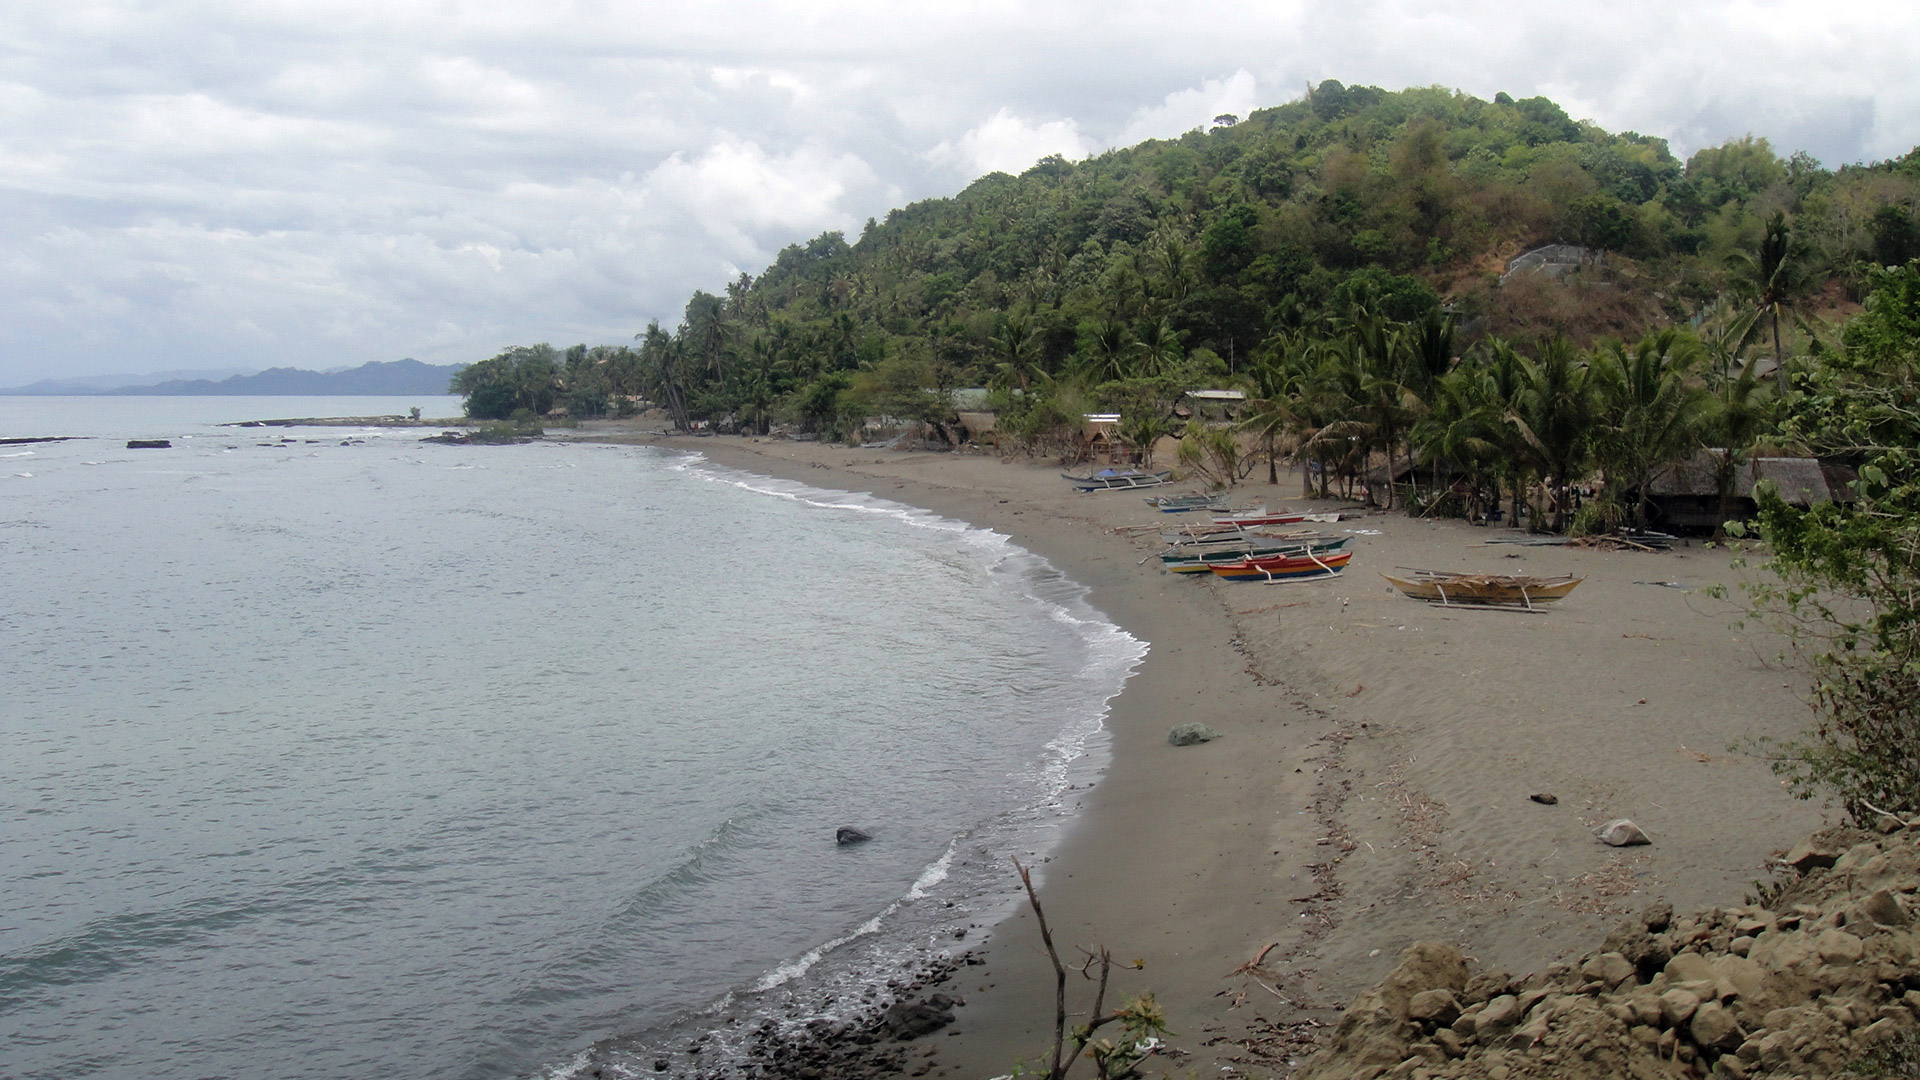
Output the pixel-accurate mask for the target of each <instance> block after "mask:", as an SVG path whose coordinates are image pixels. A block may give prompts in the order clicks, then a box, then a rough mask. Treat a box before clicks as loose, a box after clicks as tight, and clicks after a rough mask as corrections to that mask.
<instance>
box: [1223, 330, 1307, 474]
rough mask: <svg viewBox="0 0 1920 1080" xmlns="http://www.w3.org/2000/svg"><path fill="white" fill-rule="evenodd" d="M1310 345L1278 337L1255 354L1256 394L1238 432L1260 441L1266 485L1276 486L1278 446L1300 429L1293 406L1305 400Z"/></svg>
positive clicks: (1287, 335) (1294, 336)
mask: <svg viewBox="0 0 1920 1080" xmlns="http://www.w3.org/2000/svg"><path fill="white" fill-rule="evenodd" d="M1312 355H1313V345H1312V343H1311V342H1310V341H1309V340H1308V339H1307V338H1306V336H1305V335H1303V334H1293V333H1281V334H1276V335H1274V337H1273V338H1271V339H1269V340H1268V342H1267V344H1266V347H1265V348H1263V349H1262V350H1260V351H1259V352H1258V353H1256V354H1255V359H1254V364H1253V367H1252V368H1251V369H1250V370H1249V372H1248V374H1250V375H1251V376H1252V377H1253V380H1254V383H1255V385H1256V386H1257V387H1258V390H1259V393H1258V396H1257V397H1255V398H1254V399H1253V400H1252V401H1249V402H1247V412H1246V414H1245V415H1243V416H1242V417H1241V418H1240V430H1242V431H1250V432H1253V433H1254V434H1255V435H1256V436H1258V438H1259V439H1260V447H1261V452H1262V453H1263V454H1264V455H1265V456H1266V459H1267V483H1269V484H1278V483H1279V482H1280V464H1279V458H1280V449H1279V448H1280V444H1281V441H1282V440H1283V439H1284V438H1285V437H1286V436H1287V435H1289V434H1293V433H1297V432H1298V431H1299V429H1300V427H1301V418H1302V410H1300V409H1299V408H1297V407H1296V406H1297V403H1298V402H1299V401H1300V400H1301V399H1302V398H1303V397H1304V396H1305V393H1306V389H1307V382H1308V379H1309V376H1310V373H1311V371H1312V368H1313V359H1312Z"/></svg>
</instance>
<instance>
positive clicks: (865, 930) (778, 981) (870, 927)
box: [753, 901, 900, 992]
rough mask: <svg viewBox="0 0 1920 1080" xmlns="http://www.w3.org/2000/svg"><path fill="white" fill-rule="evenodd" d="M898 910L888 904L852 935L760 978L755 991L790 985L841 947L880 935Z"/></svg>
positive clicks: (810, 950) (805, 954) (898, 905)
mask: <svg viewBox="0 0 1920 1080" xmlns="http://www.w3.org/2000/svg"><path fill="white" fill-rule="evenodd" d="M898 910H900V904H899V902H898V901H896V902H894V903H891V904H888V905H887V909H886V910H885V911H882V912H881V913H880V914H878V915H875V916H874V917H873V918H871V919H868V920H867V921H866V922H863V923H861V924H860V925H859V926H856V927H854V928H853V932H852V933H850V934H847V935H845V936H844V937H837V938H834V939H833V940H832V941H829V942H827V943H826V944H825V945H821V946H818V947H816V948H812V949H808V950H807V951H806V952H805V953H803V954H801V956H800V957H799V959H796V960H789V961H787V962H786V963H784V964H781V965H780V966H779V967H777V968H774V969H773V970H772V971H769V972H767V973H766V974H765V975H762V976H760V981H758V982H756V983H754V984H753V988H754V990H755V991H759V992H765V991H767V990H771V989H773V988H774V987H776V986H780V985H782V984H784V983H790V982H792V981H793V980H795V979H797V978H799V977H800V976H802V975H805V974H806V973H807V971H808V970H809V969H810V968H812V967H813V965H815V964H817V963H819V962H820V960H821V958H822V957H825V956H826V955H827V954H828V953H830V952H832V951H833V950H835V949H837V948H839V947H840V946H842V945H848V944H851V943H853V942H855V941H858V940H860V939H861V938H863V937H866V936H867V935H868V934H876V933H879V932H880V924H881V923H883V922H885V921H886V918H887V916H889V915H891V914H893V913H894V912H896V911H898Z"/></svg>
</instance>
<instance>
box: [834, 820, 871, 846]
mask: <svg viewBox="0 0 1920 1080" xmlns="http://www.w3.org/2000/svg"><path fill="white" fill-rule="evenodd" d="M871 839H873V834H872V833H870V832H868V831H867V830H865V829H856V828H854V827H853V826H851V825H842V826H840V827H839V828H838V829H835V830H834V832H833V842H834V843H836V844H840V845H842V846H845V845H847V844H864V843H866V842H867V841H869V840H871Z"/></svg>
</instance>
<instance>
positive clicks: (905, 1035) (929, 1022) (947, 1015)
mask: <svg viewBox="0 0 1920 1080" xmlns="http://www.w3.org/2000/svg"><path fill="white" fill-rule="evenodd" d="M880 1022H881V1024H882V1025H883V1026H885V1028H886V1029H887V1033H888V1034H889V1035H892V1036H893V1037H894V1038H896V1039H900V1040H903V1041H904V1040H907V1039H917V1038H919V1037H920V1036H922V1035H930V1034H932V1033H933V1032H936V1031H939V1030H940V1029H941V1028H943V1027H946V1026H947V1025H948V1024H951V1023H953V999H952V998H950V997H948V996H946V995H945V994H933V995H931V996H929V997H928V998H927V999H926V1000H925V1001H918V1002H907V1001H896V1002H894V1003H893V1004H892V1005H891V1006H889V1007H888V1009H887V1011H886V1013H885V1014H883V1015H882V1017H881V1021H880Z"/></svg>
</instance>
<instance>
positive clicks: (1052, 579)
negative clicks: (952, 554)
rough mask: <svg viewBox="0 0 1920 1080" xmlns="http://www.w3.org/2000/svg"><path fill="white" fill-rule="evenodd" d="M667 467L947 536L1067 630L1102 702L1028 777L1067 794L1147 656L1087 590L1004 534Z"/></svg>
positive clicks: (892, 507)
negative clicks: (1116, 702)
mask: <svg viewBox="0 0 1920 1080" xmlns="http://www.w3.org/2000/svg"><path fill="white" fill-rule="evenodd" d="M667 467H668V468H670V469H673V470H675V471H679V472H685V473H687V474H689V475H692V476H696V477H698V478H700V479H702V480H707V481H710V482H713V483H719V484H725V485H727V486H729V487H735V488H739V489H741V490H743V491H750V492H754V493H756V494H760V495H769V496H772V497H774V498H778V499H786V500H789V501H791V502H797V503H802V504H804V505H807V506H813V507H818V508H820V509H823V510H842V511H852V512H855V513H864V514H876V515H879V516H883V517H888V518H892V519H894V520H896V521H899V522H901V523H902V524H905V525H910V526H913V527H915V528H922V529H933V530H937V531H940V532H944V533H951V534H953V536H954V538H955V539H959V540H961V541H962V542H963V543H965V544H966V545H967V546H969V547H971V548H973V549H975V550H976V551H977V552H978V553H979V554H980V555H981V556H982V557H983V560H984V561H983V563H982V568H983V569H984V570H985V572H986V573H987V574H989V575H990V576H992V577H993V578H995V579H996V580H998V581H1000V582H1001V584H1002V585H1004V586H1006V587H1008V588H1010V589H1011V590H1012V591H1013V592H1014V593H1015V595H1017V596H1019V597H1020V598H1021V599H1023V600H1025V601H1026V602H1028V603H1030V604H1033V605H1035V606H1036V607H1037V608H1038V609H1039V611H1040V613H1041V615H1042V617H1043V618H1045V619H1047V620H1048V621H1050V622H1053V623H1056V624H1058V625H1059V626H1061V627H1064V628H1065V629H1067V630H1068V631H1070V632H1071V633H1072V634H1073V635H1074V636H1075V637H1076V638H1077V639H1078V640H1079V641H1080V643H1081V645H1082V646H1083V647H1084V648H1085V649H1086V651H1087V652H1086V655H1087V660H1086V663H1085V665H1084V666H1083V667H1082V669H1081V670H1080V671H1079V672H1078V673H1077V675H1078V678H1079V679H1081V680H1084V682H1083V685H1086V686H1089V687H1090V688H1091V687H1097V688H1099V692H1101V697H1100V700H1099V702H1098V704H1097V705H1095V706H1094V707H1093V708H1092V709H1090V710H1088V711H1087V712H1086V713H1082V714H1081V715H1080V716H1079V717H1077V718H1076V719H1075V720H1073V721H1071V722H1069V723H1068V724H1067V725H1066V726H1065V727H1064V728H1062V729H1061V731H1060V732H1059V733H1058V734H1057V735H1055V736H1054V738H1052V739H1051V740H1049V741H1048V742H1047V743H1046V744H1045V745H1044V747H1042V755H1043V756H1042V760H1041V762H1040V763H1039V765H1038V766H1037V767H1036V769H1035V770H1034V771H1033V772H1032V773H1030V774H1029V776H1028V779H1030V780H1033V781H1036V782H1037V783H1038V784H1039V786H1040V788H1041V792H1042V801H1048V800H1051V799H1053V798H1055V797H1057V796H1058V795H1059V794H1060V793H1061V792H1062V791H1064V790H1065V789H1066V787H1067V783H1068V777H1069V775H1070V773H1071V767H1072V765H1073V763H1074V762H1075V761H1077V760H1078V759H1079V758H1081V757H1082V756H1084V755H1085V754H1086V753H1087V750H1088V747H1089V746H1090V745H1091V744H1092V742H1093V740H1094V739H1096V738H1097V737H1099V735H1101V734H1102V733H1103V732H1104V731H1105V730H1106V718H1107V714H1108V713H1109V712H1110V711H1111V709H1112V705H1113V699H1114V698H1116V697H1118V696H1119V695H1120V692H1121V691H1122V690H1123V689H1124V688H1125V686H1126V683H1127V680H1128V679H1130V678H1132V677H1133V673H1134V672H1135V671H1136V670H1138V668H1139V666H1140V662H1141V661H1143V660H1145V659H1146V656H1147V651H1148V649H1149V645H1148V643H1147V642H1144V641H1142V640H1140V639H1139V638H1137V637H1134V636H1133V635H1132V634H1130V633H1128V632H1127V631H1126V629H1125V628H1123V627H1121V626H1120V625H1119V624H1117V623H1115V622H1114V621H1113V620H1111V619H1109V618H1107V616H1106V614H1105V613H1104V612H1102V611H1100V610H1099V609H1097V608H1095V607H1094V606H1093V605H1092V604H1090V603H1088V602H1087V593H1088V589H1087V587H1086V586H1085V585H1082V584H1081V583H1079V582H1077V581H1074V580H1072V579H1071V578H1069V577H1067V576H1066V575H1065V574H1063V573H1061V572H1060V570H1059V569H1058V568H1057V567H1055V566H1054V565H1053V564H1052V563H1051V562H1049V561H1047V559H1046V558H1044V557H1043V556H1040V555H1038V554H1035V553H1034V552H1032V551H1029V550H1027V549H1026V548H1023V547H1021V546H1019V545H1018V544H1015V543H1014V542H1013V538H1012V537H1010V536H1008V535H1006V534H1005V533H1001V532H995V531H994V530H992V529H988V528H983V527H981V526H977V525H973V524H970V523H968V522H965V521H960V520H957V519H954V518H948V517H942V516H941V515H939V514H936V513H934V512H933V511H931V510H924V509H921V508H920V507H917V506H908V505H907V504H905V503H898V502H894V501H893V500H891V499H885V498H882V497H880V496H877V495H869V494H866V493H863V492H857V491H842V490H839V489H837V488H819V487H814V486H812V485H810V484H806V483H802V482H800V481H797V480H781V479H777V478H775V477H770V476H760V475H758V474H755V473H749V472H745V471H742V470H739V469H732V468H728V467H726V466H722V465H717V464H715V463H713V462H712V461H709V460H708V459H707V457H706V456H705V455H703V454H700V453H698V452H690V453H687V454H684V455H682V456H680V457H679V458H678V459H677V460H675V461H673V462H671V463H669V465H668V466H667Z"/></svg>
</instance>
